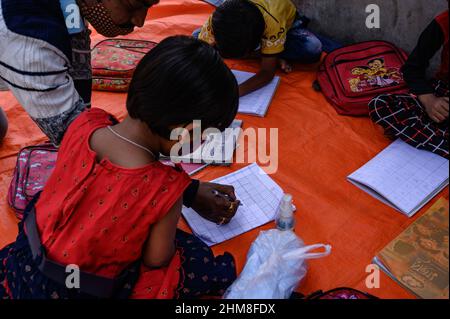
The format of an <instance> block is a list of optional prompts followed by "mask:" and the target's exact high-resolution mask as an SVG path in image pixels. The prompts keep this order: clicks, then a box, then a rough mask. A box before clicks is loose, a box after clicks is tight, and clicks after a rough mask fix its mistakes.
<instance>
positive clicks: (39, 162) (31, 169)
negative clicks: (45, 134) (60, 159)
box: [8, 143, 58, 220]
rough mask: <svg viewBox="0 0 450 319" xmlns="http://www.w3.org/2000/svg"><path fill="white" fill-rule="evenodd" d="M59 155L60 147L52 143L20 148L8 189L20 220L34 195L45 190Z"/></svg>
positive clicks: (13, 207)
mask: <svg viewBox="0 0 450 319" xmlns="http://www.w3.org/2000/svg"><path fill="white" fill-rule="evenodd" d="M57 156H58V149H57V148H56V147H54V146H53V145H52V144H50V143H47V144H41V145H35V146H28V147H25V148H23V149H21V150H20V152H19V154H18V156H17V163H16V167H15V169H14V175H13V179H12V181H11V184H10V186H9V190H8V204H9V206H11V208H12V209H14V211H15V213H16V216H17V218H18V219H19V220H22V218H23V212H24V210H25V208H26V206H27V204H28V203H29V202H30V200H31V199H32V198H33V196H34V195H36V194H37V193H38V192H40V191H42V190H43V188H44V186H45V183H46V182H47V180H48V178H49V177H50V175H51V174H52V172H53V169H54V168H55V165H56V158H57Z"/></svg>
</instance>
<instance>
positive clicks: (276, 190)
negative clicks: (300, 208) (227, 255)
mask: <svg viewBox="0 0 450 319" xmlns="http://www.w3.org/2000/svg"><path fill="white" fill-rule="evenodd" d="M213 182H215V183H220V184H227V185H233V186H234V187H235V192H236V196H237V198H238V199H239V200H240V201H241V203H242V205H241V206H240V207H239V208H238V210H237V212H236V215H235V217H234V218H233V219H232V220H231V222H230V223H229V224H227V225H222V226H219V225H216V224H215V223H213V222H210V221H208V220H206V219H204V218H202V217H201V216H200V215H199V214H197V213H196V212H195V211H194V210H192V209H190V208H186V207H183V210H182V212H183V216H184V217H185V219H186V221H187V223H188V224H189V226H190V227H191V229H192V231H193V232H194V234H195V235H196V236H197V237H199V238H201V239H202V240H203V241H204V242H205V243H206V244H207V245H208V246H212V245H215V244H218V243H221V242H223V241H226V240H228V239H230V238H233V237H236V236H238V235H240V234H243V233H245V232H247V231H249V230H251V229H253V228H256V227H259V226H261V225H264V224H266V223H268V222H270V221H272V220H274V219H275V215H276V213H277V209H278V206H279V205H280V202H281V198H282V197H283V190H282V189H281V187H280V186H278V185H277V184H276V183H275V182H274V181H273V180H272V179H271V178H270V177H269V176H268V175H267V174H266V173H265V172H264V171H263V170H262V169H261V168H260V167H259V166H258V165H257V164H251V165H249V166H247V167H245V168H243V169H241V170H238V171H236V172H234V173H231V174H229V175H226V176H223V177H221V178H218V179H216V180H214V181H213Z"/></svg>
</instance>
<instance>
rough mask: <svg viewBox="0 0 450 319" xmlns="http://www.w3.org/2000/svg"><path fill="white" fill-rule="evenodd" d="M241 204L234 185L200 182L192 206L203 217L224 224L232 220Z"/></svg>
mask: <svg viewBox="0 0 450 319" xmlns="http://www.w3.org/2000/svg"><path fill="white" fill-rule="evenodd" d="M218 193H219V194H223V195H222V196H221V195H217V194H218ZM239 204H240V201H238V200H237V199H236V194H235V193H234V187H233V186H229V185H220V184H215V183H203V182H200V186H199V188H198V191H197V196H196V197H195V199H194V202H193V203H192V208H193V209H194V210H195V211H196V212H197V213H198V214H199V215H200V216H202V217H203V218H205V219H207V220H209V221H211V222H213V223H216V224H220V225H223V224H228V223H229V222H230V221H231V219H232V218H233V217H234V215H235V214H236V211H237V209H238V207H239Z"/></svg>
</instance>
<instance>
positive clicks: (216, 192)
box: [212, 189, 244, 206]
mask: <svg viewBox="0 0 450 319" xmlns="http://www.w3.org/2000/svg"><path fill="white" fill-rule="evenodd" d="M212 193H213V194H214V195H215V196H222V197H225V198H226V199H228V200H229V201H230V202H234V200H233V199H232V198H231V197H230V195H228V194H225V193H221V192H219V191H218V190H217V189H214V190H213V191H212ZM243 205H244V204H242V202H240V203H239V206H243Z"/></svg>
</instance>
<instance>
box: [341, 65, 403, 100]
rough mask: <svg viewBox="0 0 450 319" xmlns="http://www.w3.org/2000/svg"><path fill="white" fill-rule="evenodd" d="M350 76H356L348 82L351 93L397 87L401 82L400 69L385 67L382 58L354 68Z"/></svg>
mask: <svg viewBox="0 0 450 319" xmlns="http://www.w3.org/2000/svg"><path fill="white" fill-rule="evenodd" d="M351 74H352V75H354V76H356V77H354V78H350V79H349V80H348V82H349V85H350V89H351V90H352V92H364V91H365V90H368V89H375V88H382V87H387V86H394V85H399V84H400V82H401V81H402V80H403V77H402V74H401V72H400V69H399V68H396V67H387V66H386V65H385V60H384V58H383V57H379V58H375V59H372V60H370V61H368V62H367V65H364V66H356V67H354V68H353V69H352V70H351Z"/></svg>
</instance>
